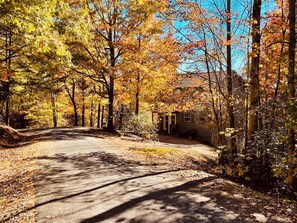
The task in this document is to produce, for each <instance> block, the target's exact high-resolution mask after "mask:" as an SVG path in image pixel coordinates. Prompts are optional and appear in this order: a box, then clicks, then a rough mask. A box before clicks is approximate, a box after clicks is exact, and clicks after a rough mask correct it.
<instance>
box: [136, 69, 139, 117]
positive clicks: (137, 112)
mask: <svg viewBox="0 0 297 223" xmlns="http://www.w3.org/2000/svg"><path fill="white" fill-rule="evenodd" d="M139 82H140V74H139V71H138V73H137V85H136V94H135V115H138V114H139V93H140V88H139Z"/></svg>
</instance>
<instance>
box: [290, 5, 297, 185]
mask: <svg viewBox="0 0 297 223" xmlns="http://www.w3.org/2000/svg"><path fill="white" fill-rule="evenodd" d="M295 7H296V0H289V30H290V32H289V68H288V69H289V70H288V71H289V73H288V88H289V95H288V96H289V108H292V104H293V103H294V102H295V100H296V98H295V96H296V92H295V48H296V31H295V27H296V11H295V10H296V9H295ZM292 110H293V109H291V110H290V111H289V122H290V119H291V117H292V116H293V115H294V114H293V113H294V112H296V111H292ZM294 127H295V126H294V124H293V123H292V122H291V123H290V125H289V136H288V141H289V142H288V166H289V174H288V179H289V180H288V182H289V186H290V187H291V189H293V190H295V191H297V176H296V172H295V171H296V168H297V164H296V159H297V156H296V155H297V154H296V153H297V151H296V148H295V144H296V140H295V130H294ZM294 175H295V176H294Z"/></svg>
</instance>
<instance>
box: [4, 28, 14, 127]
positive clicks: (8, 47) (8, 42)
mask: <svg viewBox="0 0 297 223" xmlns="http://www.w3.org/2000/svg"><path fill="white" fill-rule="evenodd" d="M11 45H12V32H11V30H9V31H6V44H5V47H6V58H7V60H6V69H7V70H6V72H7V84H6V106H5V124H6V125H9V108H10V85H11V77H10V72H11V56H12V55H11Z"/></svg>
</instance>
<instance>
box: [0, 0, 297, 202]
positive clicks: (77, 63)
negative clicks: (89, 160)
mask: <svg viewBox="0 0 297 223" xmlns="http://www.w3.org/2000/svg"><path fill="white" fill-rule="evenodd" d="M295 8H296V1H295V0H275V1H262V0H245V1H231V0H225V1H223V0H212V1H211V0H209V1H187V0H178V1H168V0H162V1H154V0H152V1H149V0H147V1H143V0H138V1H136V0H134V1H132V0H131V1H130V0H61V1H56V0H49V1H42V0H30V1H29V0H1V1H0V46H1V47H0V74H1V82H0V115H1V121H2V122H3V123H5V124H6V125H10V126H12V127H15V128H29V127H30V128H32V127H51V126H52V127H58V126H72V125H74V126H78V125H81V126H86V125H88V126H95V125H96V126H98V127H103V125H106V129H107V130H109V131H113V130H114V129H115V128H116V129H118V128H122V127H123V126H122V125H123V122H124V121H123V117H122V116H121V114H124V113H125V112H129V115H126V117H130V118H131V119H135V117H136V120H140V119H141V120H144V123H148V122H150V120H151V116H150V115H151V113H152V112H155V113H156V112H157V113H163V112H173V111H178V110H199V111H200V112H203V113H204V114H205V119H206V120H207V122H206V123H207V125H208V126H211V127H212V128H214V129H215V133H216V134H217V137H218V138H219V139H220V140H219V144H220V145H219V148H220V149H221V155H220V164H221V166H222V169H223V171H224V172H225V173H226V174H228V175H230V176H233V177H237V178H240V179H241V180H243V181H247V182H250V183H251V184H254V185H260V184H261V185H264V186H267V187H269V188H277V190H278V192H284V193H288V194H290V195H292V196H294V195H295V196H296V190H297V155H296V153H297V151H296V146H295V144H296V143H295V141H296V136H295V135H296V134H295V133H296V130H297V129H296V128H297V125H296V119H297V102H296V93H295V89H296V83H295V54H296V50H295V47H296V34H295V30H296V25H295V20H296V13H295ZM189 73H191V74H196V75H199V74H200V73H206V74H207V75H206V76H203V77H204V78H205V79H206V81H207V83H208V84H207V85H206V86H205V85H203V86H202V82H201V88H199V89H196V88H195V89H194V92H193V89H190V90H182V91H181V90H177V86H178V83H179V79H180V77H181V75H188V74H189ZM221 73H223V76H222V75H221ZM234 74H236V75H238V76H240V77H241V79H242V80H243V82H244V84H242V85H241V86H239V87H240V88H241V89H240V92H243V95H242V96H241V97H239V98H238V97H237V93H236V92H237V91H238V89H237V87H238V86H234V85H233V79H234ZM222 79H223V80H225V81H222ZM203 83H204V82H203ZM214 86H215V87H214ZM201 89H202V90H201ZM239 108H240V109H239ZM243 108H244V109H243ZM137 117H141V118H138V119H137ZM127 121H128V122H129V120H127ZM139 122H140V121H139Z"/></svg>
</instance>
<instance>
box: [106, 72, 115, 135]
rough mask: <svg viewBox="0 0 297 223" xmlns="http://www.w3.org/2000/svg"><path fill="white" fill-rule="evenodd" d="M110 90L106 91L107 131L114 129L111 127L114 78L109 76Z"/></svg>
mask: <svg viewBox="0 0 297 223" xmlns="http://www.w3.org/2000/svg"><path fill="white" fill-rule="evenodd" d="M109 87H110V89H109V90H110V91H109V93H108V119H107V130H108V131H109V132H113V131H114V127H113V100H114V78H113V77H110V85H109Z"/></svg>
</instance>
